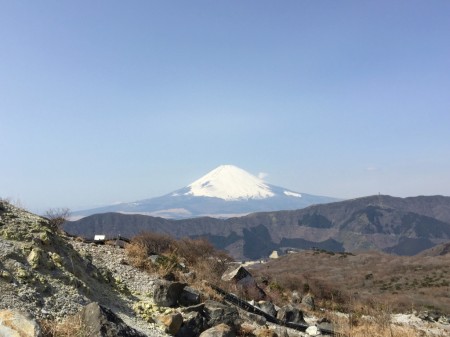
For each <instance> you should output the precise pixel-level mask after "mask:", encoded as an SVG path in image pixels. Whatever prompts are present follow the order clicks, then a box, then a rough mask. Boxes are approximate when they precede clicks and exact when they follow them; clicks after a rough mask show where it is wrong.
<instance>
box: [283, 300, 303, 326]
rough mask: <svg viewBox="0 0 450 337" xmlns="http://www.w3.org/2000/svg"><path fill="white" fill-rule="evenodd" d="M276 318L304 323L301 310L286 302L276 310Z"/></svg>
mask: <svg viewBox="0 0 450 337" xmlns="http://www.w3.org/2000/svg"><path fill="white" fill-rule="evenodd" d="M277 318H278V319H279V320H280V321H282V322H291V323H305V321H304V320H303V312H301V311H300V310H298V309H297V308H296V307H294V306H292V305H290V304H288V305H285V306H284V307H282V308H281V309H280V310H278V313H277Z"/></svg>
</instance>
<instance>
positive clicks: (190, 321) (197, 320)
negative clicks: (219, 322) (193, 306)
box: [176, 311, 206, 337]
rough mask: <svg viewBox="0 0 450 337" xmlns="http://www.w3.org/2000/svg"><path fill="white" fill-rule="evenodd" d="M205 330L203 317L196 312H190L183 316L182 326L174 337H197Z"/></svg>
mask: <svg viewBox="0 0 450 337" xmlns="http://www.w3.org/2000/svg"><path fill="white" fill-rule="evenodd" d="M205 329H206V319H205V317H203V315H202V314H201V313H200V312H198V311H190V312H187V313H186V314H184V317H183V324H182V325H181V327H180V330H178V332H177V334H176V337H198V336H200V334H201V333H202V332H203V331H204V330H205Z"/></svg>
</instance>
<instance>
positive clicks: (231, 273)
mask: <svg viewBox="0 0 450 337" xmlns="http://www.w3.org/2000/svg"><path fill="white" fill-rule="evenodd" d="M222 280H224V281H227V282H233V283H234V284H236V286H237V287H238V288H240V289H241V291H243V292H244V293H246V294H248V295H249V297H251V298H254V299H256V300H262V299H264V298H266V293H265V292H264V290H262V289H261V288H260V287H259V286H258V284H257V283H256V281H255V279H254V278H253V276H252V274H250V272H249V271H248V270H247V269H245V268H244V267H242V266H238V267H236V266H231V267H230V268H228V270H227V271H226V272H225V273H224V274H223V275H222Z"/></svg>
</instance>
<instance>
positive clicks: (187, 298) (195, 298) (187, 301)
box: [179, 287, 200, 307]
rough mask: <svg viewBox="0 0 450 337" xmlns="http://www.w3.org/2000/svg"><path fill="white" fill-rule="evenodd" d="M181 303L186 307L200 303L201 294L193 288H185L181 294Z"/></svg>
mask: <svg viewBox="0 0 450 337" xmlns="http://www.w3.org/2000/svg"><path fill="white" fill-rule="evenodd" d="M179 303H180V304H181V305H183V306H185V307H189V306H191V305H197V304H199V303H200V293H199V292H198V291H196V290H195V289H193V288H191V287H184V289H183V291H182V292H181V294H180V298H179Z"/></svg>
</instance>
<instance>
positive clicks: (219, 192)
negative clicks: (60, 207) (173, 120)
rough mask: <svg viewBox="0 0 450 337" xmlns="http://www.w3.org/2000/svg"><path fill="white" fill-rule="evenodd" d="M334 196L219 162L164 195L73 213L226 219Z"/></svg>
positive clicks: (74, 215)
mask: <svg viewBox="0 0 450 337" xmlns="http://www.w3.org/2000/svg"><path fill="white" fill-rule="evenodd" d="M337 200H338V199H336V198H330V197H324V196H316V195H311V194H306V193H299V192H295V191H292V190H289V189H286V188H283V187H278V186H274V185H270V184H267V183H265V182H264V181H263V180H262V179H260V178H258V177H256V176H254V175H252V174H250V173H248V172H246V171H245V170H243V169H241V168H239V167H236V166H233V165H221V166H219V167H217V168H216V169H214V170H212V171H211V172H209V173H207V174H206V175H204V176H203V177H201V178H200V179H198V180H196V181H194V182H193V183H191V184H189V185H188V186H186V187H184V188H181V189H179V190H177V191H174V192H172V193H169V194H167V195H164V196H161V197H157V198H151V199H145V200H139V201H135V202H130V203H121V204H116V205H110V206H106V207H100V208H93V209H89V210H84V211H78V212H74V213H73V214H72V216H73V217H74V218H76V219H77V218H81V217H83V216H87V215H92V214H97V213H108V212H118V213H124V214H144V215H152V216H159V217H163V218H169V219H182V218H192V217H199V216H212V217H219V218H227V217H233V216H238V215H245V214H249V213H253V212H261V211H278V210H290V209H299V208H304V207H307V206H310V205H313V204H322V203H327V202H332V201H337Z"/></svg>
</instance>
